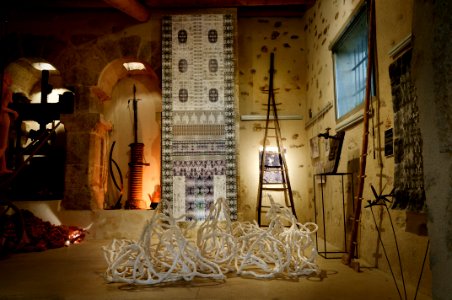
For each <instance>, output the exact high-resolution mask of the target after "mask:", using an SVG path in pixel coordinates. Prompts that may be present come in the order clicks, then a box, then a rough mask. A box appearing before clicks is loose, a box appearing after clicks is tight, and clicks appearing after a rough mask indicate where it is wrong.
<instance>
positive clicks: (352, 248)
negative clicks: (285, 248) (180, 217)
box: [342, 0, 375, 269]
mask: <svg viewBox="0 0 452 300" xmlns="http://www.w3.org/2000/svg"><path fill="white" fill-rule="evenodd" d="M374 48H375V2H374V0H370V1H369V29H368V37H367V70H366V71H367V73H366V76H367V81H366V97H365V101H364V118H363V140H362V146H361V158H360V167H359V177H358V183H359V184H358V195H357V196H356V200H357V201H355V207H354V216H353V225H352V231H351V233H350V238H349V240H348V243H347V251H348V252H347V253H346V254H344V256H343V257H342V262H343V263H344V264H346V265H350V263H351V262H352V259H353V258H355V257H356V249H357V243H358V231H359V224H360V217H361V207H362V202H363V192H364V182H365V177H366V163H367V149H368V140H369V114H370V111H369V108H370V101H371V89H372V65H373V61H374ZM358 269H359V265H358Z"/></svg>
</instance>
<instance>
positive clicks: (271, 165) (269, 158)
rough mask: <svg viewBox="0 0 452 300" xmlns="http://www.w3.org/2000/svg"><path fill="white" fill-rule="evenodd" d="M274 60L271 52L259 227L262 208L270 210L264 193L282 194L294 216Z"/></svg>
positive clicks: (260, 168) (261, 160)
mask: <svg viewBox="0 0 452 300" xmlns="http://www.w3.org/2000/svg"><path fill="white" fill-rule="evenodd" d="M274 57H275V56H274V53H271V55H270V71H269V73H270V77H269V78H270V79H269V88H268V102H267V119H266V122H265V134H264V141H263V144H262V149H260V153H259V157H260V161H259V164H260V166H259V187H258V198H257V203H258V204H257V221H258V224H259V226H262V222H261V215H262V208H269V207H270V206H269V205H263V199H264V197H265V195H264V194H266V195H268V196H269V197H272V195H273V193H276V192H278V193H283V195H284V202H285V205H286V206H287V207H290V208H291V210H292V213H293V215H294V216H295V217H297V215H296V213H295V206H294V202H293V195H292V189H291V187H290V181H289V171H288V168H287V162H286V158H285V153H284V151H285V149H284V147H283V143H282V137H281V128H280V126H279V121H278V112H277V107H276V101H275V93H274V89H273V74H274ZM270 139H272V140H273V143H270Z"/></svg>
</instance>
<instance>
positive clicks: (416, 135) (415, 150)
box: [389, 49, 426, 212]
mask: <svg viewBox="0 0 452 300" xmlns="http://www.w3.org/2000/svg"><path fill="white" fill-rule="evenodd" d="M411 56H412V50H411V49H410V50H408V51H407V52H405V53H404V54H403V55H402V56H400V57H399V58H398V59H397V60H396V61H394V62H393V63H392V64H391V65H390V66H389V77H390V79H391V92H392V102H393V110H394V135H395V139H394V198H395V201H394V204H393V208H400V209H405V208H406V209H408V210H411V211H418V212H419V211H423V210H425V205H426V199H425V188H424V166H423V165H424V164H423V157H422V135H421V129H420V126H419V109H418V106H417V96H416V88H415V86H414V84H413V79H412V76H411Z"/></svg>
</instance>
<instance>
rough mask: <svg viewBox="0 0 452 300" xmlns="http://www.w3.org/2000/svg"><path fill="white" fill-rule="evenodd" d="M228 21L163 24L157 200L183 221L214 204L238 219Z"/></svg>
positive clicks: (177, 18)
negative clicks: (159, 193)
mask: <svg viewBox="0 0 452 300" xmlns="http://www.w3.org/2000/svg"><path fill="white" fill-rule="evenodd" d="M233 20H234V18H233V17H232V15H222V14H204V15H173V16H167V17H164V18H163V24H162V26H163V28H162V81H163V82H162V92H163V94H162V98H163V110H162V198H163V200H167V203H169V205H167V206H165V207H164V210H165V211H166V212H172V213H173V216H174V217H176V218H177V217H179V216H182V215H185V220H187V221H189V220H204V219H205V218H206V217H207V215H208V212H209V209H210V206H211V205H213V204H214V201H216V200H217V199H218V198H220V197H223V198H224V199H226V200H227V201H228V203H229V208H230V212H231V216H230V217H231V219H232V220H236V219H237V188H236V149H235V145H236V143H235V95H234V62H233V41H234V31H233Z"/></svg>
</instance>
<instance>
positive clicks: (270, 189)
mask: <svg viewBox="0 0 452 300" xmlns="http://www.w3.org/2000/svg"><path fill="white" fill-rule="evenodd" d="M262 189H263V190H266V191H285V190H287V189H288V188H270V187H262Z"/></svg>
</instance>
